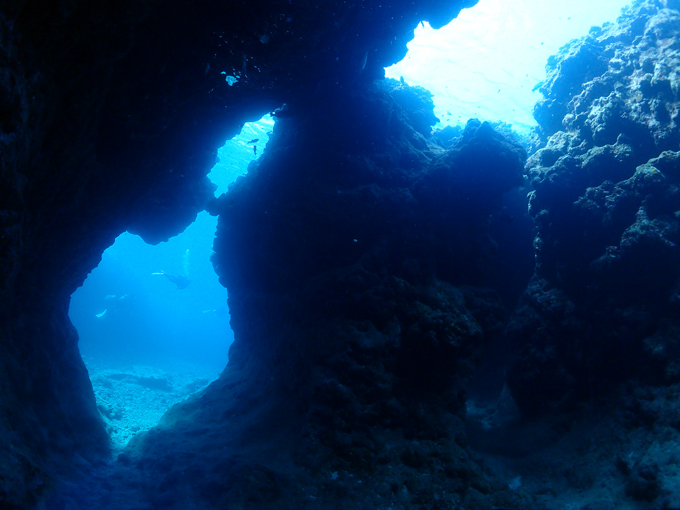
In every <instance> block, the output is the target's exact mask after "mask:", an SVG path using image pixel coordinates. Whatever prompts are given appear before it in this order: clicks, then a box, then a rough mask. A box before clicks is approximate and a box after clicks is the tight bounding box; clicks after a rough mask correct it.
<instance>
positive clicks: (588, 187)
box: [509, 2, 680, 415]
mask: <svg viewBox="0 0 680 510" xmlns="http://www.w3.org/2000/svg"><path fill="white" fill-rule="evenodd" d="M678 7H680V5H678V3H677V2H638V3H637V4H636V6H635V7H634V8H631V9H629V10H627V11H626V12H625V14H624V15H623V16H622V17H621V18H620V19H619V21H618V23H617V24H615V25H609V26H605V27H603V28H596V29H592V30H591V32H590V34H589V35H588V36H587V37H585V38H583V39H581V40H578V41H575V42H572V43H571V44H570V45H568V46H566V47H564V48H563V49H562V50H561V52H560V54H559V55H557V56H555V57H553V58H552V59H551V60H550V62H549V64H548V71H549V75H548V80H547V81H546V83H545V84H544V85H543V87H542V89H541V90H542V92H543V94H544V95H545V100H544V101H542V102H541V103H539V104H538V105H537V106H536V110H535V116H536V119H537V120H538V121H539V123H540V130H539V131H540V134H541V135H542V136H546V137H548V139H547V143H546V144H545V146H544V147H543V148H542V149H540V150H538V152H536V154H534V155H533V156H532V157H531V158H530V159H529V162H528V164H527V172H528V175H529V178H530V180H531V183H532V185H533V186H534V188H535V191H534V192H533V193H532V195H531V197H530V203H529V207H530V213H531V215H532V216H533V218H534V220H535V223H536V228H537V235H536V240H535V248H536V257H537V264H536V271H535V275H534V279H533V281H532V283H531V284H530V286H529V289H528V290H527V292H526V294H525V299H524V306H523V307H521V308H520V309H519V310H518V313H517V315H516V319H515V321H514V324H512V326H511V329H512V330H513V334H514V335H515V336H516V337H519V338H523V339H524V349H523V351H522V354H521V355H520V358H519V359H518V360H517V362H516V363H515V364H514V366H513V368H512V370H511V372H510V375H509V383H510V387H511V389H512V392H513V396H514V397H515V400H516V401H517V403H518V404H519V406H520V408H521V409H522V410H523V412H524V413H525V414H527V415H535V414H542V413H545V412H546V411H547V410H549V409H555V408H562V409H573V406H574V405H575V404H577V403H579V402H582V401H583V400H588V399H590V398H595V397H597V396H598V395H603V394H607V392H609V391H611V389H612V388H613V387H616V385H617V384H619V383H620V382H622V381H624V380H628V379H630V378H632V377H642V378H644V379H645V380H647V381H648V382H655V383H658V382H661V383H664V384H669V383H674V382H677V380H678V379H677V368H676V361H674V359H675V353H676V352H677V350H678V347H677V331H678V327H679V326H680V323H679V322H678V317H680V308H679V306H680V299H679V294H678V292H679V291H680V280H679V277H680V269H679V268H680V248H679V244H680V217H679V215H680V212H679V211H680V191H679V190H680V152H679V151H680V81H679V75H678V63H679V62H680V60H679V59H680V12H678Z"/></svg>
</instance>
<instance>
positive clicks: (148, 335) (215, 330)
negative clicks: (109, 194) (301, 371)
mask: <svg viewBox="0 0 680 510" xmlns="http://www.w3.org/2000/svg"><path fill="white" fill-rule="evenodd" d="M272 126H273V121H272V120H271V118H269V116H267V117H266V118H265V119H263V120H261V121H259V122H257V123H251V124H247V125H246V126H245V127H244V129H243V130H242V132H241V134H240V135H239V136H237V137H235V138H233V139H232V140H229V141H228V142H227V143H226V145H225V146H224V147H222V148H221V149H220V151H219V158H220V162H219V163H218V164H217V165H215V167H214V168H213V170H212V172H211V173H210V175H209V177H210V178H211V180H212V181H213V182H214V183H215V184H216V185H217V186H218V188H217V191H216V194H217V195H219V194H221V193H223V192H225V191H226V190H227V187H228V185H229V183H231V182H233V181H234V180H235V179H236V177H238V175H240V174H243V173H245V172H246V171H247V167H248V164H249V163H250V161H252V160H253V159H254V158H255V151H254V150H253V145H257V147H258V155H259V154H261V151H262V150H263V149H264V145H265V144H266V141H267V139H268V136H267V133H268V132H269V131H270V130H271V128H272ZM255 138H258V139H259V141H258V142H257V143H256V144H247V143H246V142H248V141H250V140H253V139H255ZM216 225H217V218H213V217H211V216H210V215H208V213H206V212H203V213H201V214H200V215H199V216H198V218H197V220H196V222H194V223H193V224H192V225H190V226H189V227H188V228H187V229H186V230H185V231H184V232H182V233H181V234H180V235H178V236H176V237H173V238H172V239H170V240H169V241H168V242H164V243H160V244H158V245H157V246H152V245H148V244H146V243H145V242H144V241H143V240H142V239H141V238H140V237H139V236H136V235H132V234H130V233H127V232H125V233H123V234H121V235H120V236H119V237H118V238H117V239H116V242H115V243H114V244H113V246H111V247H110V248H109V249H107V250H106V251H105V252H104V254H103V256H102V261H101V263H100V264H99V266H98V267H97V268H95V269H94V270H93V271H92V272H91V273H90V275H89V276H88V278H87V279H86V281H85V283H84V284H83V286H82V287H80V288H79V289H78V290H77V291H76V292H75V293H74V294H73V296H72V297H71V306H70V309H69V315H70V317H71V321H72V322H73V324H74V325H75V327H76V329H77V330H78V333H79V337H80V343H79V345H80V351H81V354H82V355H83V356H85V357H86V358H92V359H94V360H97V361H105V362H106V363H107V364H108V365H116V364H119V365H121V366H123V365H130V364H145V365H154V366H172V365H174V362H176V361H181V362H188V363H191V364H194V365H197V366H200V367H203V368H206V369H208V370H210V371H213V372H215V373H219V372H220V371H221V370H222V369H223V368H224V367H225V365H226V363H227V360H228V356H227V352H228V348H229V345H230V344H231V342H232V340H233V333H232V331H231V328H230V327H229V310H228V308H227V291H226V289H225V288H224V287H222V286H221V285H220V284H219V281H218V278H217V275H216V274H215V272H214V270H213V268H212V264H211V263H210V255H211V254H212V243H213V238H214V235H215V228H216ZM185 266H186V267H185ZM160 271H165V272H167V273H174V274H182V273H185V272H186V273H187V276H188V277H189V278H190V280H191V283H190V285H189V286H188V287H186V288H185V289H179V288H177V286H176V285H175V284H173V283H172V282H171V281H170V280H169V279H168V278H166V277H165V276H162V275H154V274H153V273H157V272H160Z"/></svg>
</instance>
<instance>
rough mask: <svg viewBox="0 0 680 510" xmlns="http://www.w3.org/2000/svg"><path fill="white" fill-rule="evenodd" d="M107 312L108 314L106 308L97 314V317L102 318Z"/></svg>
mask: <svg viewBox="0 0 680 510" xmlns="http://www.w3.org/2000/svg"><path fill="white" fill-rule="evenodd" d="M105 314H106V310H104V311H103V312H102V313H98V314H96V315H95V317H97V319H101V318H102V317H104V315H105Z"/></svg>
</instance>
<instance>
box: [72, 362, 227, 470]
mask: <svg viewBox="0 0 680 510" xmlns="http://www.w3.org/2000/svg"><path fill="white" fill-rule="evenodd" d="M83 360H84V362H85V366H86V367H87V370H88V372H89V374H90V380H91V381H92V387H93V389H94V393H95V396H96V398H97V408H98V409H99V412H100V413H101V415H102V418H103V420H104V422H105V424H106V430H107V431H108V433H109V435H110V437H111V443H112V453H113V455H114V457H115V456H116V455H118V454H119V453H120V452H121V451H122V450H123V449H124V448H125V446H126V445H127V443H128V441H130V439H132V437H134V436H135V434H137V433H139V432H144V431H146V430H149V429H150V428H152V427H154V426H156V425H157V424H158V420H160V418H161V416H163V414H164V413H165V412H166V411H167V410H168V409H170V407H172V406H173V405H175V404H177V403H179V402H182V401H183V400H185V399H186V398H187V397H188V396H189V395H191V394H193V393H195V392H197V391H199V390H201V389H202V388H205V387H206V386H207V385H208V384H210V383H211V382H212V381H214V380H215V379H217V377H218V376H219V374H218V373H216V372H215V371H214V370H212V369H208V368H206V367H203V366H200V365H195V364H192V363H188V362H184V361H181V360H172V361H164V362H162V363H156V364H153V365H151V364H141V363H136V362H134V361H130V362H114V361H110V360H103V359H100V358H95V357H92V356H83Z"/></svg>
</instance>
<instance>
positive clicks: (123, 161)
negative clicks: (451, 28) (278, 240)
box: [0, 0, 474, 508]
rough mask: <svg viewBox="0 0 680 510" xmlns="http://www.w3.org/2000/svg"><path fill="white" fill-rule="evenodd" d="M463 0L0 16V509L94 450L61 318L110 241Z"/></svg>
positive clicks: (202, 191) (87, 404)
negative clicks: (264, 121)
mask: <svg viewBox="0 0 680 510" xmlns="http://www.w3.org/2000/svg"><path fill="white" fill-rule="evenodd" d="M473 3H474V2H473V1H459V2H443V1H439V0H430V1H421V2H410V1H409V2H392V3H390V4H384V3H381V2H361V3H352V2H349V3H348V2H339V1H338V2H326V3H324V4H322V5H320V4H318V3H314V2H304V1H303V2H295V3H294V4H291V3H290V2H268V1H254V2H248V3H247V4H246V3H238V2H237V3H234V2H222V1H219V2H218V1H200V2H191V3H190V4H188V3H186V2H177V1H163V2H126V1H123V2H115V3H111V2H103V1H88V2H79V1H74V2H51V3H45V2H36V1H23V0H14V1H7V2H3V3H2V6H1V7H0V62H1V63H2V65H1V66H0V67H1V68H0V100H1V101H0V102H1V107H0V145H1V146H2V149H1V151H0V169H1V174H0V178H1V180H2V182H1V185H0V200H1V202H0V203H1V207H0V222H1V223H0V225H1V228H2V235H1V236H0V298H1V299H0V325H1V326H0V328H1V329H0V331H1V335H2V341H1V342H0V360H1V361H0V364H1V367H2V370H0V392H1V395H0V396H1V398H0V459H2V460H0V501H1V502H2V504H3V505H4V506H5V507H7V508H29V507H31V506H32V505H33V504H34V503H36V502H37V501H39V500H40V499H42V498H43V497H44V495H45V494H47V493H49V492H50V491H52V489H53V488H54V485H55V480H56V479H58V478H59V476H58V473H66V472H69V473H73V472H77V471H79V470H83V471H87V470H89V469H91V467H92V466H93V465H97V464H98V463H99V462H101V461H102V459H104V458H105V457H106V455H107V449H108V444H107V443H108V440H107V437H106V434H105V432H104V429H103V427H102V424H101V420H100V418H99V415H98V413H97V411H96V408H95V402H94V397H93V394H92V389H91V386H90V382H89V380H88V378H87V374H86V371H85V369H84V366H83V363H82V360H81V359H80V357H79V354H78V351H77V335H76V332H75V331H74V329H73V327H72V326H71V324H70V322H69V320H68V317H67V310H68V300H69V296H70V295H71V293H72V292H73V291H74V290H75V289H76V288H77V287H78V286H79V285H80V284H81V283H82V282H83V281H84V279H85V277H86V275H87V273H88V272H89V271H90V270H91V269H92V268H94V267H95V266H96V265H97V263H98V262H99V260H100V257H101V253H102V252H103V250H104V249H105V248H106V247H108V246H109V245H111V244H112V242H113V240H114V239H115V237H116V236H117V235H118V234H120V233H122V232H124V231H125V230H129V231H131V232H134V233H139V234H140V235H142V237H143V238H144V239H145V240H147V241H148V242H152V243H157V242H160V241H162V240H164V239H167V238H168V237H169V236H172V235H175V234H177V233H178V232H180V231H181V230H182V229H183V228H185V227H186V225H187V224H188V223H189V222H191V221H192V219H193V218H194V217H195V215H196V214H197V212H198V211H200V210H202V209H203V208H204V207H205V206H206V204H207V202H208V200H209V199H210V198H211V196H212V189H211V186H210V184H209V183H208V181H207V180H206V178H205V175H206V174H207V172H208V171H209V169H210V167H211V166H212V164H213V163H214V161H215V154H216V150H217V148H218V147H219V146H220V145H222V143H223V142H224V140H225V139H226V138H228V137H229V136H231V135H233V134H234V133H236V132H237V131H238V129H239V127H240V126H241V125H242V124H243V123H244V122H245V121H248V120H255V119H257V118H259V117H261V116H262V114H264V113H266V112H268V111H271V110H273V109H274V108H275V107H277V106H280V105H281V104H282V103H283V102H286V103H288V104H289V105H290V106H291V107H292V108H293V109H298V108H301V109H303V108H304V105H305V104H308V103H309V102H310V101H314V102H317V103H319V104H324V103H327V102H328V101H332V100H335V99H336V98H328V97H327V96H326V95H325V93H326V90H327V89H328V88H329V87H330V88H333V89H339V90H343V89H344V90H349V89H354V88H357V89H362V88H364V87H367V86H368V84H370V82H371V80H372V79H373V78H375V77H379V76H380V75H381V73H382V68H383V67H384V66H386V65H390V64H391V63H393V62H395V61H397V60H399V59H400V58H402V57H403V55H404V54H405V53H406V46H405V44H406V42H407V41H408V40H409V39H410V38H411V37H412V34H413V28H414V27H415V26H416V25H417V23H419V22H420V21H421V20H426V21H430V22H431V23H432V24H433V25H434V26H441V25H443V24H444V23H446V22H448V21H449V20H450V19H452V18H453V17H454V16H455V15H456V14H457V13H458V12H459V10H460V9H461V8H463V7H466V6H470V5H472V4H473ZM226 77H232V79H231V80H230V82H228V81H227V80H226V79H225V78H226ZM233 80H236V83H233Z"/></svg>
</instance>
